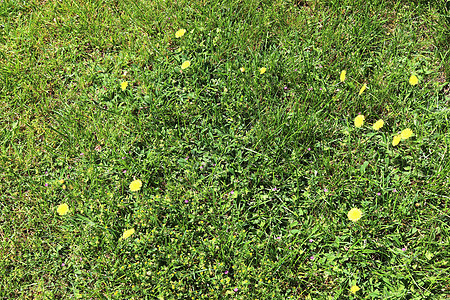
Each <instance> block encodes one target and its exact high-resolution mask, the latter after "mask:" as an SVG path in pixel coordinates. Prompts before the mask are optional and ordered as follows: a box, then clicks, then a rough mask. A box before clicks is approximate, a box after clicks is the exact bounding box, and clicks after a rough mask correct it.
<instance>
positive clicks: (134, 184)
mask: <svg viewBox="0 0 450 300" xmlns="http://www.w3.org/2000/svg"><path fill="white" fill-rule="evenodd" d="M141 187H142V181H140V180H139V179H136V180H133V181H132V182H131V183H130V190H131V191H132V192H137V191H139V190H140V189H141Z"/></svg>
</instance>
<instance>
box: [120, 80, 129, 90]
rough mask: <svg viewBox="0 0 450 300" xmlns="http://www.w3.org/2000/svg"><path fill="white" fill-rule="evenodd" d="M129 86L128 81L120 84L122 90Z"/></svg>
mask: <svg viewBox="0 0 450 300" xmlns="http://www.w3.org/2000/svg"><path fill="white" fill-rule="evenodd" d="M127 86H128V81H124V82H122V83H121V84H120V88H121V89H122V91H125V90H126V88H127Z"/></svg>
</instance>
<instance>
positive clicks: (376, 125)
mask: <svg viewBox="0 0 450 300" xmlns="http://www.w3.org/2000/svg"><path fill="white" fill-rule="evenodd" d="M383 125H384V121H383V120H381V119H379V120H378V121H376V122H375V123H374V124H373V129H374V130H380V128H381V127H383Z"/></svg>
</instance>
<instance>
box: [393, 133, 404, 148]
mask: <svg viewBox="0 0 450 300" xmlns="http://www.w3.org/2000/svg"><path fill="white" fill-rule="evenodd" d="M401 139H402V137H401V135H396V136H394V138H393V139H392V146H397V145H398V143H400V140H401Z"/></svg>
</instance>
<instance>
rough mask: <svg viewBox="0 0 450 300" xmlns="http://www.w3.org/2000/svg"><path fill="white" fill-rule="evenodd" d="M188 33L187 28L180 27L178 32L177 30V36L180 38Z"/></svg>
mask: <svg viewBox="0 0 450 300" xmlns="http://www.w3.org/2000/svg"><path fill="white" fill-rule="evenodd" d="M185 33H186V29H180V30H178V31H177V32H175V37H176V38H180V37H182V36H183V35H184V34H185Z"/></svg>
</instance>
